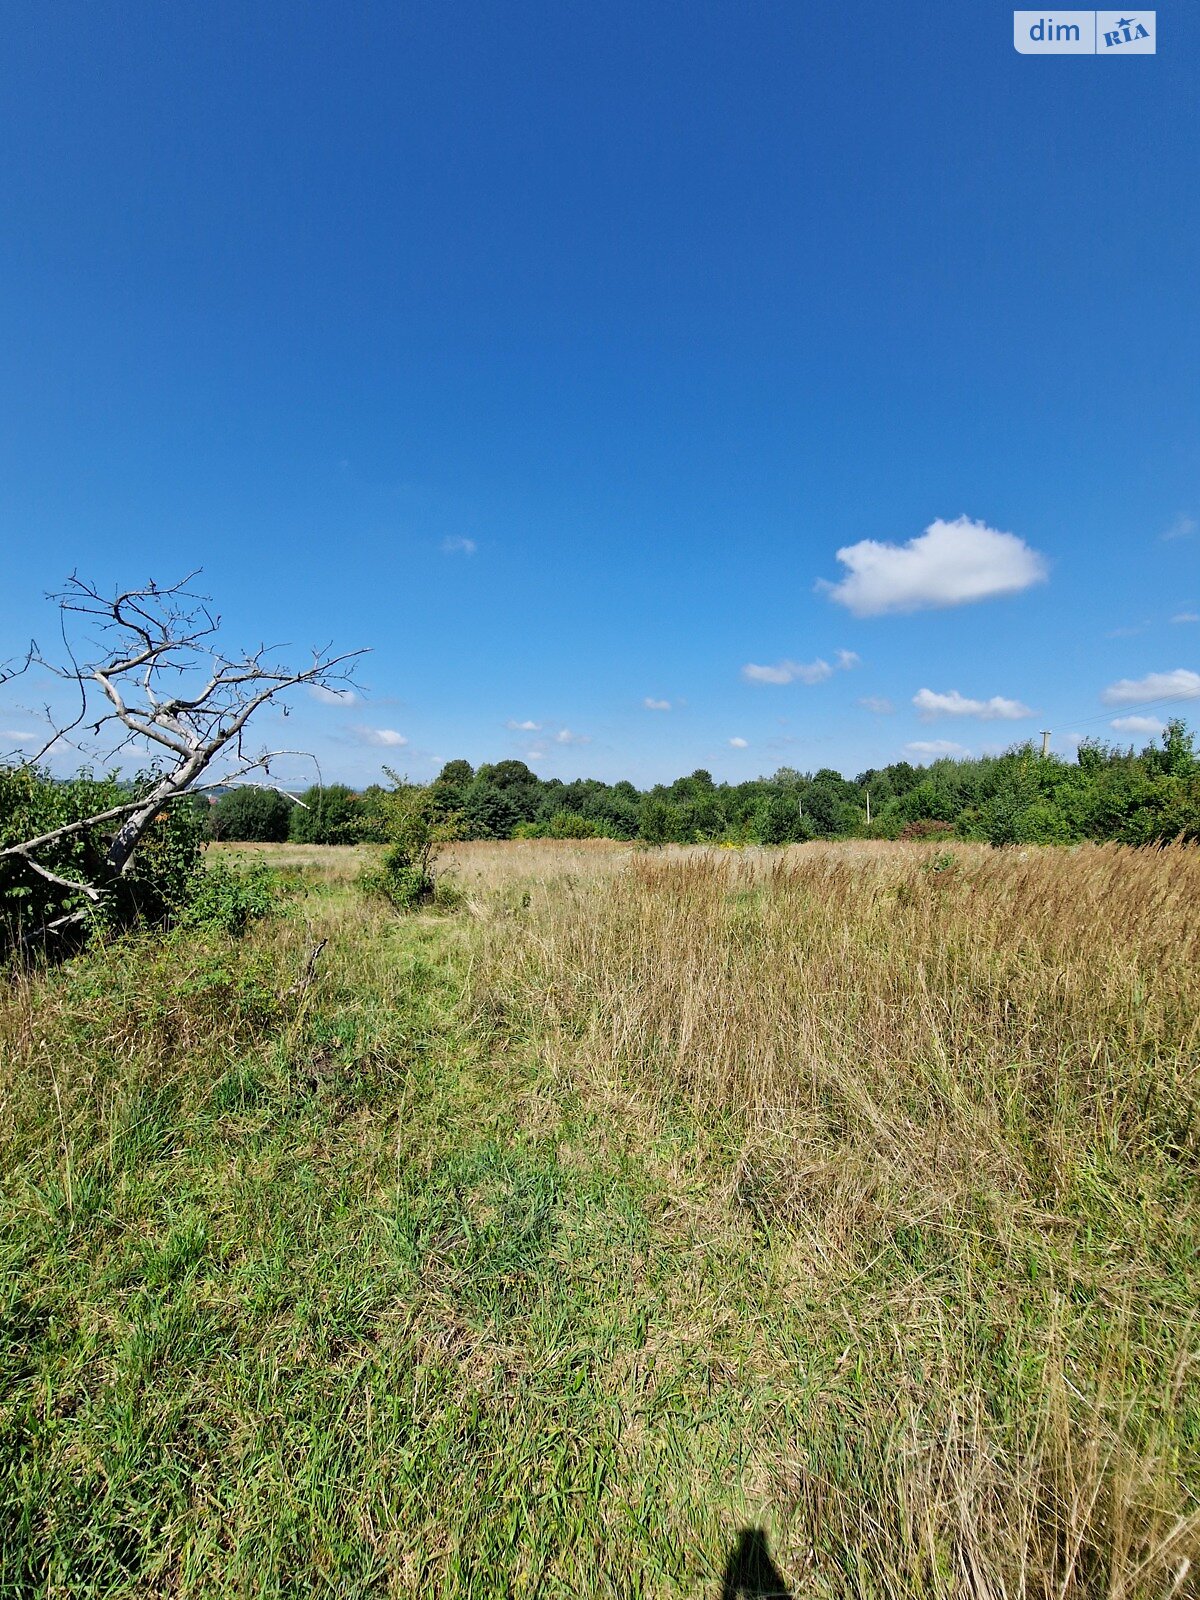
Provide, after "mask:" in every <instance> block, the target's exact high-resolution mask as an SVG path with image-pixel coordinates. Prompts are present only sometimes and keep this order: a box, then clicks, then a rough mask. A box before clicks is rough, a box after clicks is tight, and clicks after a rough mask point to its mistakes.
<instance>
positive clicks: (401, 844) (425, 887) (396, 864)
mask: <svg viewBox="0 0 1200 1600" xmlns="http://www.w3.org/2000/svg"><path fill="white" fill-rule="evenodd" d="M388 798H389V801H390V806H389V824H388V826H389V832H390V835H391V843H390V844H389V845H388V848H387V849H386V850H385V851H384V852H383V855H382V857H381V858H380V862H379V865H378V866H377V867H373V868H370V867H369V868H366V869H365V870H364V871H363V872H362V873H360V875H359V879H358V884H359V888H360V889H361V890H362V891H363V893H364V894H368V895H377V896H380V897H382V898H383V899H384V900H387V901H388V902H389V904H390V905H392V906H394V907H395V909H396V910H397V911H411V910H413V909H414V907H416V906H419V905H423V904H425V903H426V902H428V901H430V900H433V899H434V898H435V896H437V892H438V889H439V887H440V886H439V883H438V880H437V878H436V875H435V873H434V865H433V864H434V861H435V859H436V857H437V853H438V850H439V848H440V847H441V844H442V842H443V838H444V834H443V832H442V830H441V829H440V828H439V826H438V825H437V824H436V823H435V822H434V821H433V820H432V818H431V815H430V806H429V801H428V796H427V794H426V792H425V791H423V790H419V789H412V788H408V787H407V786H404V787H400V786H397V787H396V788H394V789H393V790H392V791H391V792H390V794H389V796H388ZM438 898H440V899H442V900H443V902H444V901H445V899H446V898H447V897H446V896H438Z"/></svg>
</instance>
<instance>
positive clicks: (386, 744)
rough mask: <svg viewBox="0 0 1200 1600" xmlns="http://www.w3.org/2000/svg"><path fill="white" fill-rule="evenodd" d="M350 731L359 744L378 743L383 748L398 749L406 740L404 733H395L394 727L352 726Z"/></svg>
mask: <svg viewBox="0 0 1200 1600" xmlns="http://www.w3.org/2000/svg"><path fill="white" fill-rule="evenodd" d="M351 732H352V733H353V734H354V736H355V738H356V739H358V741H359V743H360V744H371V745H379V746H381V747H382V748H383V749H385V750H398V749H399V748H400V746H401V745H402V744H407V743H408V740H407V739H406V738H405V736H404V734H402V733H397V732H396V730H395V728H364V727H361V726H359V727H356V728H352V729H351Z"/></svg>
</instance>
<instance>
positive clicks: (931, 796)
mask: <svg viewBox="0 0 1200 1600" xmlns="http://www.w3.org/2000/svg"><path fill="white" fill-rule="evenodd" d="M389 776H390V777H391V778H392V779H393V786H392V788H391V789H387V788H384V787H383V786H382V785H378V784H375V785H371V786H370V787H368V788H366V789H364V790H361V791H355V790H353V789H351V788H348V787H347V786H345V785H343V784H329V785H327V786H323V787H321V786H317V787H314V788H311V789H309V790H307V791H306V792H305V793H304V794H302V795H300V796H298V797H297V798H296V799H292V798H291V797H289V796H286V795H284V794H281V793H279V792H278V791H276V790H272V789H265V788H252V787H247V786H243V787H239V788H234V789H231V790H229V791H228V792H227V793H225V794H223V795H222V796H221V797H220V798H219V799H217V800H216V802H215V804H212V805H211V806H210V808H209V814H208V819H207V830H208V833H209V836H210V837H212V838H216V839H227V840H267V841H269V840H283V839H291V840H293V841H294V842H296V843H302V844H355V843H369V842H372V841H382V840H384V839H386V838H387V837H388V833H387V829H388V826H389V821H388V819H389V817H390V815H391V807H392V806H393V803H394V800H393V797H394V794H395V786H396V785H395V774H389ZM401 784H402V786H403V787H405V788H407V789H408V790H409V791H410V792H411V797H412V799H413V800H414V801H416V802H417V803H419V804H420V806H421V807H422V808H423V810H424V812H425V814H426V816H427V817H428V819H429V821H430V822H431V823H432V824H433V825H435V826H436V827H437V828H438V830H439V833H440V836H441V837H443V838H447V839H532V838H551V839H587V838H609V839H622V840H640V841H641V842H643V843H645V844H648V845H658V844H672V843H674V844H693V843H731V844H766V845H781V844H796V843H803V842H805V841H807V840H811V839H845V838H877V839H896V838H922V837H925V838H936V837H938V836H940V835H945V836H947V837H956V838H964V839H979V840H985V841H987V842H990V843H991V844H994V845H1007V844H1071V843H1076V842H1078V841H1081V840H1085V839H1093V840H1117V841H1119V842H1121V843H1124V844H1131V845H1146V844H1153V843H1156V842H1158V841H1161V840H1165V839H1175V838H1179V837H1183V838H1187V839H1200V759H1198V757H1197V754H1196V750H1195V739H1194V735H1193V734H1192V733H1191V732H1190V731H1189V730H1188V728H1187V727H1186V725H1185V724H1184V723H1183V722H1182V721H1180V720H1175V721H1172V722H1171V723H1169V724H1168V726H1167V728H1166V730H1165V732H1164V733H1163V735H1162V737H1161V739H1159V740H1156V741H1153V742H1151V743H1150V744H1147V745H1146V746H1145V748H1144V749H1142V750H1141V751H1135V750H1134V749H1132V748H1128V747H1124V748H1123V747H1121V746H1117V745H1111V744H1107V743H1105V742H1103V741H1101V740H1086V741H1084V742H1083V743H1082V744H1081V745H1080V746H1079V748H1078V750H1077V752H1076V755H1075V757H1074V759H1072V760H1066V759H1064V758H1062V757H1060V756H1057V755H1047V756H1043V755H1042V754H1041V753H1040V751H1039V750H1038V749H1036V748H1035V747H1034V746H1033V745H1031V744H1022V745H1018V746H1015V747H1014V748H1012V749H1010V750H1008V751H1006V752H1005V753H1004V754H1003V755H997V756H982V757H979V758H977V759H949V758H947V759H943V760H938V761H934V762H933V763H932V764H931V765H928V766H914V765H913V764H912V763H911V762H908V761H897V762H892V763H891V764H890V765H888V766H884V767H878V768H871V769H869V770H867V771H865V772H860V773H859V774H858V775H857V776H856V777H854V778H846V777H843V776H842V774H841V773H839V772H835V771H834V770H833V769H832V768H829V767H824V768H821V769H820V770H819V771H816V772H801V771H798V770H796V769H795V768H793V767H781V768H780V769H779V770H778V771H776V772H774V773H773V774H771V775H770V776H769V777H761V778H755V779H752V780H750V781H748V782H745V783H737V784H730V783H717V782H715V781H714V779H713V777H712V775H711V774H710V773H709V772H707V771H705V770H704V769H703V768H700V769H697V770H696V771H695V772H692V773H690V774H689V775H688V776H686V777H681V778H677V779H676V780H675V781H674V782H673V783H669V784H656V785H655V786H654V787H653V788H650V789H647V790H638V789H637V788H636V787H635V786H634V785H633V784H632V783H630V782H628V781H626V780H623V781H620V782H617V783H604V782H602V781H601V780H599V779H595V778H580V779H576V780H575V781H574V782H570V783H567V782H563V781H562V780H561V779H558V778H548V779H543V778H539V777H538V776H537V774H536V773H535V772H533V771H532V770H531V769H530V768H529V767H528V766H527V765H526V764H525V762H523V761H516V760H510V761H499V762H495V763H485V764H484V765H482V766H479V767H472V765H471V764H470V762H468V761H462V760H457V761H449V762H447V763H446V765H445V766H444V767H443V768H442V770H441V772H440V773H439V774H438V776H437V777H436V778H435V779H434V781H433V782H432V783H430V784H428V785H417V784H410V783H405V782H404V781H403V780H401ZM297 800H298V802H299V803H297Z"/></svg>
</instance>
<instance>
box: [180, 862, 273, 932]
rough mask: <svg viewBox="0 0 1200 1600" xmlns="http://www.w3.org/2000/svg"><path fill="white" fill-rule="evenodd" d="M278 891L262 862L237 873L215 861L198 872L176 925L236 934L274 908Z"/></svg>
mask: <svg viewBox="0 0 1200 1600" xmlns="http://www.w3.org/2000/svg"><path fill="white" fill-rule="evenodd" d="M279 893H280V887H279V880H278V878H277V876H276V874H275V873H274V872H272V871H271V869H270V867H268V866H266V865H265V864H263V863H262V862H257V863H256V864H255V865H254V866H252V867H251V868H250V869H249V870H248V871H245V872H239V871H236V870H234V869H233V868H231V867H229V866H227V865H226V864H225V862H223V861H219V862H217V863H216V864H215V865H213V866H211V867H209V869H208V871H207V872H204V873H202V874H201V875H200V877H199V879H198V881H197V883H196V887H195V890H194V892H193V894H192V896H191V898H190V900H189V901H188V904H187V905H186V907H185V908H184V909H183V911H182V913H181V914H180V917H179V924H180V926H181V927H184V928H201V927H203V928H217V929H219V930H220V931H221V932H222V933H228V934H232V935H233V936H235V937H236V936H238V935H240V934H242V933H244V932H245V931H246V929H247V927H248V926H249V925H250V923H251V922H256V921H257V920H258V919H259V918H260V917H265V916H267V915H268V913H269V912H270V911H272V910H273V909H274V907H275V905H276V902H277V901H278V899H279Z"/></svg>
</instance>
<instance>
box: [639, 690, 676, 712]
mask: <svg viewBox="0 0 1200 1600" xmlns="http://www.w3.org/2000/svg"><path fill="white" fill-rule="evenodd" d="M642 704H643V705H644V706H645V708H646V710H647V711H670V709H671V702H670V701H669V700H656V699H655V698H654V696H653V695H650V694H648V695H647V696H646V698H645V699H644V700H643V701H642Z"/></svg>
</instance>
